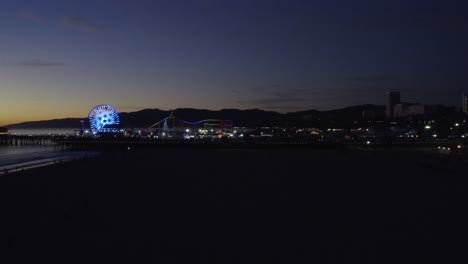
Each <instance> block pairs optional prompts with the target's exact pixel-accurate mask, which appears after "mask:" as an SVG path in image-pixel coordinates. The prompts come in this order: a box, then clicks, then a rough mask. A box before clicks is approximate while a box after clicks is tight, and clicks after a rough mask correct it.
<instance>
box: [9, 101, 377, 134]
mask: <svg viewBox="0 0 468 264" xmlns="http://www.w3.org/2000/svg"><path fill="white" fill-rule="evenodd" d="M363 110H372V111H374V112H375V113H376V115H377V117H383V116H384V111H385V106H380V105H358V106H351V107H347V108H343V109H337V110H330V111H318V110H307V111H299V112H292V113H287V114H281V113H278V112H273V111H264V110H260V109H248V110H239V109H222V110H219V111H212V110H204V109H192V108H178V109H175V110H173V111H166V110H160V109H144V110H141V111H136V112H128V113H127V112H123V113H119V116H120V123H121V126H122V127H125V128H144V127H149V126H151V125H152V124H154V123H156V122H158V121H160V120H162V119H163V118H165V117H168V116H169V115H171V113H172V115H173V116H175V117H177V118H180V119H183V120H186V121H199V120H203V119H211V118H213V119H230V120H233V122H234V125H235V126H301V125H314V124H316V123H317V122H320V123H323V122H326V121H353V120H361V119H362V111H363ZM81 120H84V121H85V127H89V121H88V118H87V117H83V118H63V119H53V120H43V121H31V122H23V123H18V124H11V125H7V126H6V127H8V128H10V129H18V128H76V129H79V128H80V121H81Z"/></svg>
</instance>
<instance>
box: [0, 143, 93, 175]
mask: <svg viewBox="0 0 468 264" xmlns="http://www.w3.org/2000/svg"><path fill="white" fill-rule="evenodd" d="M91 153H93V152H91V151H63V148H57V147H56V146H38V145H25V146H7V145H0V170H1V169H2V167H3V168H5V167H8V166H11V165H18V166H20V165H21V164H25V163H29V162H32V161H39V160H46V159H50V160H53V159H61V158H64V157H71V156H76V157H78V156H83V155H87V154H91Z"/></svg>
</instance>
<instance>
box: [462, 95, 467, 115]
mask: <svg viewBox="0 0 468 264" xmlns="http://www.w3.org/2000/svg"><path fill="white" fill-rule="evenodd" d="M462 109H463V113H465V115H468V93H464V94H463V101H462Z"/></svg>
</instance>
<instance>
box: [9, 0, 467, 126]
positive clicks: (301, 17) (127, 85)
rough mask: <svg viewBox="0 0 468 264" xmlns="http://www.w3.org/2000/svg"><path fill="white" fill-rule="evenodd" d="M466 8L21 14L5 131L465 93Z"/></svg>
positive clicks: (400, 5) (262, 1)
mask: <svg viewBox="0 0 468 264" xmlns="http://www.w3.org/2000/svg"><path fill="white" fill-rule="evenodd" d="M465 2H466V1H454V0H453V1H428V0H426V1H422V0H420V1H419V0H414V1H408V0H406V1H401V0H392V1H390V0H389V1H378V0H374V1H370V0H369V1H363V0H361V1H348V0H343V1H338V0H335V1H330V0H328V1H325V0H324V1H313V0H310V1H273V0H257V1H256V0H245V1H244V0H236V1H220V0H210V1H208V0H206V1H196V0H190V1H188V0H187V1H174V0H172V1H138V0H136V1H130V0H129V1H113V0H94V1H82V0H81V1H63V0H62V1H47V0H43V1H20V0H4V1H2V8H1V9H0V91H1V97H0V125H2V124H6V123H9V122H16V121H24V120H37V119H49V118H59V117H70V116H76V117H82V116H86V115H87V114H88V112H89V110H90V109H91V108H92V107H93V106H94V105H98V104H104V103H107V104H112V105H114V106H115V107H116V108H117V110H119V111H134V110H139V109H142V108H161V109H171V108H178V107H194V108H207V109H213V110H216V109H222V108H239V109H246V108H260V109H265V110H274V111H279V112H288V111H297V110H304V109H320V110H325V109H333V108H340V107H345V106H349V105H354V104H364V103H372V104H384V93H385V91H387V90H399V91H401V92H402V97H403V100H406V101H411V102H421V103H429V104H433V103H443V104H447V105H458V104H459V101H461V93H462V92H465V91H467V90H468V80H467V77H465V76H466V75H467V74H466V73H465V72H466V70H467V69H468V67H467V66H468V65H467V64H468V60H467V59H468V52H467V47H468V16H467V15H466V14H468V4H467V3H465Z"/></svg>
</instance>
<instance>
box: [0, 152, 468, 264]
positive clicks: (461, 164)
mask: <svg viewBox="0 0 468 264" xmlns="http://www.w3.org/2000/svg"><path fill="white" fill-rule="evenodd" d="M467 167H468V166H467V164H466V161H465V159H459V160H457V161H456V162H455V161H452V160H447V159H446V158H441V157H439V156H437V155H434V154H433V153H429V152H424V151H420V152H418V151H408V150H377V151H358V150H340V151H337V150H307V149H296V150H287V149H263V150H256V149H211V150H209V149H206V150H203V149H174V150H171V149H165V150H142V151H138V150H133V149H132V150H129V151H122V152H113V153H105V154H104V155H102V156H101V157H98V158H95V159H89V160H83V161H79V162H69V163H64V164H59V165H54V166H50V167H44V168H37V169H34V170H30V171H25V172H23V173H16V174H9V175H5V176H2V177H0V195H1V197H0V210H1V212H2V220H3V221H2V222H3V224H2V226H1V228H0V234H1V235H0V238H1V240H0V242H1V244H0V247H1V250H2V251H3V253H2V254H1V255H0V262H1V263H15V262H18V263H19V262H23V263H24V262H26V261H28V262H30V261H35V262H39V261H41V260H44V261H46V262H48V263H51V262H57V263H110V262H116V261H118V262H126V263H152V262H155V263H156V262H158V263H213V262H216V263H271V262H273V261H274V262H280V263H422V262H426V263H453V262H454V260H456V259H459V258H460V257H462V258H466V257H465V256H464V254H463V252H464V250H465V248H464V247H463V243H459V242H460V241H463V240H465V235H464V233H465V231H466V220H467V218H466V216H465V212H464V211H465V202H464V200H465V198H466V169H467Z"/></svg>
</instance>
